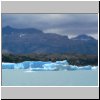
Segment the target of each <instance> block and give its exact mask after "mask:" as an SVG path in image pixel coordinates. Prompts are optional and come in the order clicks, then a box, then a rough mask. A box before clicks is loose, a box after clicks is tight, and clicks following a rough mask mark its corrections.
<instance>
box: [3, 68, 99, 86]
mask: <svg viewBox="0 0 100 100" xmlns="http://www.w3.org/2000/svg"><path fill="white" fill-rule="evenodd" d="M97 85H98V70H76V71H33V72H26V71H25V69H2V86H97Z"/></svg>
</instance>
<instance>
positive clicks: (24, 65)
mask: <svg viewBox="0 0 100 100" xmlns="http://www.w3.org/2000/svg"><path fill="white" fill-rule="evenodd" d="M2 69H27V70H31V71H60V70H71V71H72V70H96V69H97V66H91V65H87V66H76V65H70V64H69V63H68V61H67V60H63V61H56V62H51V61H47V62H45V61H24V62H21V63H4V62H3V63H2Z"/></svg>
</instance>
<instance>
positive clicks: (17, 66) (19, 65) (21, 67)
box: [14, 63, 24, 69]
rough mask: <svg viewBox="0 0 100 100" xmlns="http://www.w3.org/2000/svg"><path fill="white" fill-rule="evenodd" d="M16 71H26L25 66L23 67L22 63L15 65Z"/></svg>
mask: <svg viewBox="0 0 100 100" xmlns="http://www.w3.org/2000/svg"><path fill="white" fill-rule="evenodd" d="M14 69H24V66H23V64H22V63H16V64H15V65H14Z"/></svg>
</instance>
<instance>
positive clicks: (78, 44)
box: [2, 26, 98, 54]
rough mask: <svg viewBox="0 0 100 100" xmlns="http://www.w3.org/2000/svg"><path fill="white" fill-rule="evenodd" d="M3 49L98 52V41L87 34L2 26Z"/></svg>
mask: <svg viewBox="0 0 100 100" xmlns="http://www.w3.org/2000/svg"><path fill="white" fill-rule="evenodd" d="M2 50H4V51H6V52H10V53H14V54H28V53H76V54H97V53H98V41H97V40H96V39H94V38H92V37H90V36H87V35H79V36H77V37H75V38H72V39H69V38H68V37H67V36H61V35H58V34H51V33H43V32H42V31H41V30H38V29H35V28H26V29H16V28H12V27H10V26H6V27H4V28H2Z"/></svg>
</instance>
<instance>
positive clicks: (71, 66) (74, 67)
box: [67, 65, 78, 70]
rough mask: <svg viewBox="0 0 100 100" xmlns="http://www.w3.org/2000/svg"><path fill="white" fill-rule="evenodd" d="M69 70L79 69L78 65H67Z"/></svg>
mask: <svg viewBox="0 0 100 100" xmlns="http://www.w3.org/2000/svg"><path fill="white" fill-rule="evenodd" d="M67 70H78V67H77V66H75V65H69V66H67Z"/></svg>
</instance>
